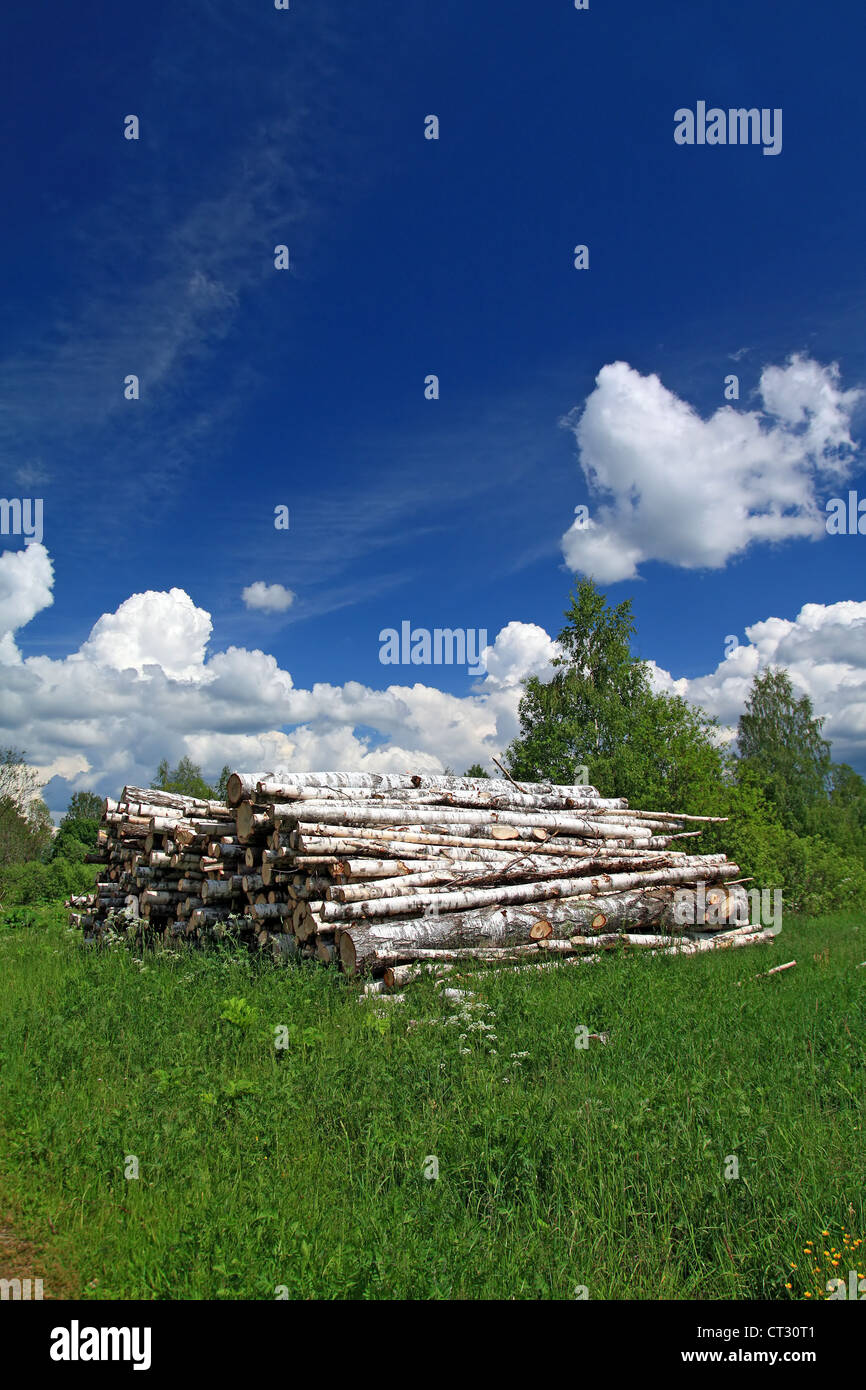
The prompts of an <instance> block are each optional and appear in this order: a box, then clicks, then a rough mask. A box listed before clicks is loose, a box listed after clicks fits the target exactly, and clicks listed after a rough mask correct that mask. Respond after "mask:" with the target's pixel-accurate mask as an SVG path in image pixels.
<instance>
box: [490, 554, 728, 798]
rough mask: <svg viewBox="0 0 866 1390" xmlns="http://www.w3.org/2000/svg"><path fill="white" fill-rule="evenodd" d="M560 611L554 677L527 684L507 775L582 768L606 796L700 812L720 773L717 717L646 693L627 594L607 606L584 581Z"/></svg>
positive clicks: (571, 774)
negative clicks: (633, 649) (562, 623)
mask: <svg viewBox="0 0 866 1390" xmlns="http://www.w3.org/2000/svg"><path fill="white" fill-rule="evenodd" d="M565 617H566V619H567V623H566V626H565V627H564V628H563V630H562V632H561V633H560V634H559V638H558V641H559V645H560V647H561V650H562V655H561V656H559V657H557V658H556V659H555V661H554V663H553V664H554V666H555V668H556V669H555V671H554V674H553V677H552V678H551V679H550V680H549V681H542V680H540V679H539V678H538V677H537V676H534V677H530V678H529V679H528V680H527V681H526V682H525V683H524V694H523V697H522V699H521V702H520V708H519V719H520V735H519V737H518V738H516V739H515V740H514V741H513V742H512V744H511V745H510V747H509V749H508V753H507V762H508V766H509V771H510V772H511V774H512V776H513V777H515V778H516V779H517V780H518V781H526V782H532V781H544V780H546V779H550V780H552V781H554V782H564V783H571V782H575V781H577V780H578V779H579V775H580V770H581V769H582V768H584V767H585V768H587V769H588V774H589V775H588V780H589V782H590V783H591V784H592V785H593V786H596V787H598V789H599V790H600V791H601V793H602V795H604V796H625V797H628V798H629V800H630V801H633V802H634V803H635V804H640V805H643V806H649V807H654V808H657V809H659V810H672V809H678V810H681V811H687V812H692V813H697V814H705V813H706V810H705V808H708V807H709V808H711V804H712V801H713V797H714V795H715V794H716V793H717V792H718V790H719V788H720V786H721V783H722V776H723V755H722V752H721V749H720V747H719V746H718V743H717V740H716V736H715V721H714V720H712V719H711V718H709V716H707V715H706V714H704V713H703V711H701V710H698V709H696V708H694V707H693V706H690V705H687V704H686V702H685V701H684V700H682V699H680V698H679V697H677V696H671V695H665V694H661V693H656V692H654V691H653V689H652V686H651V684H650V679H649V668H648V667H647V664H646V663H645V662H643V661H640V660H638V659H637V658H636V657H634V656H633V655H632V652H631V645H630V643H631V638H632V636H633V634H634V630H635V627H634V619H633V616H632V611H631V604H630V603H629V602H628V601H624V602H623V603H620V604H618V605H617V606H616V607H615V608H610V607H608V605H607V602H606V600H605V597H604V595H603V594H602V593H600V592H599V590H598V589H597V588H596V586H595V584H594V583H593V581H592V580H591V579H581V580H579V581H578V583H577V585H576V588H575V592H574V594H573V595H572V598H571V603H570V605H569V608H568V609H567V610H566V613H565Z"/></svg>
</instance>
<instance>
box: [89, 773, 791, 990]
mask: <svg viewBox="0 0 866 1390" xmlns="http://www.w3.org/2000/svg"><path fill="white" fill-rule="evenodd" d="M227 802H228V805H226V806H224V805H223V804H222V803H221V802H213V801H208V802H203V801H195V800H193V799H192V798H188V797H180V796H174V795H172V794H170V793H166V792H156V791H145V790H142V789H140V788H136V787H126V788H124V791H123V795H122V797H121V800H120V801H119V802H117V803H115V802H112V801H108V802H107V803H106V810H105V815H104V817H103V819H104V826H103V828H102V830H101V831H100V855H101V858H102V860H103V862H105V863H106V866H107V871H106V872H105V873H104V874H103V876H102V881H101V882H100V883H99V884H98V885H97V889H96V893H95V895H94V897H93V899H92V900H88V901H87V902H81V901H79V900H76V901H74V902H73V904H72V906H73V908H74V909H75V915H74V917H73V920H74V921H77V923H78V924H79V925H80V926H81V927H82V928H83V929H84V931H85V934H86V935H88V936H98V935H99V934H100V931H101V930H103V929H104V926H105V925H106V924H107V923H111V922H113V921H115V920H116V918H117V914H120V915H121V917H122V918H124V919H125V921H126V924H127V930H128V931H130V929H131V934H132V935H133V936H134V937H136V939H144V940H146V939H148V938H149V937H156V936H161V937H163V938H164V939H166V940H170V939H172V938H177V937H185V938H192V939H193V940H206V939H209V938H214V937H220V936H223V935H225V934H227V932H228V931H229V930H235V931H236V932H237V934H238V935H239V936H240V937H241V938H242V939H245V940H247V941H248V942H249V943H250V944H251V945H254V946H256V947H258V948H260V949H268V950H270V951H271V953H272V954H273V955H274V956H275V957H277V958H279V957H283V956H287V955H292V954H295V953H298V954H301V955H303V956H316V957H317V958H318V959H320V960H322V961H325V962H335V963H337V964H339V965H341V966H342V968H343V970H345V971H346V972H347V973H348V974H365V975H373V976H382V975H384V974H385V973H386V972H387V974H388V976H389V977H391V978H403V977H404V976H405V969H404V968H405V967H406V966H414V967H423V966H424V964H425V963H429V962H448V963H453V962H456V961H460V960H465V959H469V960H476V961H491V960H498V961H501V960H510V961H512V962H529V961H532V959H533V958H537V959H542V958H543V957H544V955H545V953H547V955H548V957H550V956H553V957H554V958H562V957H580V956H585V955H586V953H587V952H597V951H598V950H599V949H603V948H605V947H610V946H613V945H615V944H618V943H619V942H621V941H623V940H626V941H627V942H628V943H629V944H630V945H632V946H634V947H644V948H647V949H650V950H658V951H677V952H684V953H686V954H693V953H696V952H698V951H702V950H707V949H713V948H718V947H721V946H735V945H736V946H739V945H748V944H752V943H753V942H758V941H767V940H769V939H770V938H771V937H772V935H773V933H772V932H769V931H761V929H760V927H756V926H752V925H751V924H750V923H749V919H748V898H747V895H746V893H745V892H744V890H743V889H742V887H740V886H739V885H738V884H736V883H735V882H734V880H735V879H736V878H737V875H738V874H739V869H738V867H737V865H736V864H732V863H730V862H729V861H728V860H727V859H726V858H725V856H724V855H723V854H710V855H707V854H703V855H702V854H698V853H695V852H692V847H691V846H690V845H686V843H685V842H686V841H687V840H691V839H693V838H694V837H695V836H698V835H700V833H701V824H702V823H705V822H707V821H708V820H711V819H713V818H711V817H697V816H685V815H679V814H677V815H674V814H669V813H667V812H664V813H661V812H653V811H638V810H632V809H630V808H629V806H628V805H627V803H626V802H625V801H624V800H621V799H615V798H614V799H611V798H603V797H600V796H599V794H598V792H597V791H596V790H595V788H593V787H586V786H557V785H550V784H543V783H520V784H517V783H512V782H509V781H505V780H504V779H502V780H500V779H495V780H494V779H488V778H471V777H449V776H421V775H411V774H405V775H403V774H376V773H338V772H324V773H312V772H290V771H275V772H265V773H262V772H253V773H243V772H235V773H233V774H232V776H231V777H230V778H229V782H228V794H227ZM133 924H134V925H133Z"/></svg>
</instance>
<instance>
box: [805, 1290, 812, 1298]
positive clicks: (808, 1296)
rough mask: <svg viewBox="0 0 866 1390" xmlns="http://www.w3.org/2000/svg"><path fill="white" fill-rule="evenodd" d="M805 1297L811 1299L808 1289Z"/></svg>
mask: <svg viewBox="0 0 866 1390" xmlns="http://www.w3.org/2000/svg"><path fill="white" fill-rule="evenodd" d="M806 1297H807V1298H811V1297H812V1295H811V1294H810V1292H809V1290H808V1289H807V1290H806Z"/></svg>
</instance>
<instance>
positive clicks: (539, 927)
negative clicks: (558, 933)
mask: <svg viewBox="0 0 866 1390" xmlns="http://www.w3.org/2000/svg"><path fill="white" fill-rule="evenodd" d="M552 933H553V927H552V926H551V925H550V923H549V922H548V921H546V920H545V919H544V918H543V917H541V918H539V920H538V921H537V922H535V923H533V925H532V926H531V927H530V928H529V935H530V936H531V938H532V940H533V941H546V940H547V938H548V937H549V936H551V935H552Z"/></svg>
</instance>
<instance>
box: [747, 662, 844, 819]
mask: <svg viewBox="0 0 866 1390" xmlns="http://www.w3.org/2000/svg"><path fill="white" fill-rule="evenodd" d="M823 723H824V721H823V719H817V718H816V717H815V714H814V711H813V709H812V702H811V700H810V699H809V697H808V695H801V696H800V697H799V698H798V697H797V696H796V695H795V693H794V687H793V685H792V684H791V678H790V676H789V675H788V673H787V671H784V670H777V669H774V668H769V669H767V670H766V671H763V672H761V673H760V674H759V675H758V676H756V677H755V680H754V682H753V684H752V689H751V690H750V692H749V696H748V699H747V700H746V707H745V709H744V711H743V713H742V714H741V715H740V721H739V724H738V726H737V745H738V749H739V763H738V767H737V777H738V780H739V781H741V782H746V781H749V782H752V783H753V784H754V785H755V786H757V787H759V788H760V789H761V791H762V792H763V794H764V796H765V798H766V799H767V801H768V802H769V803H770V804H771V805H772V806H773V807H774V808H775V811H776V814H777V816H778V819H779V821H780V822H781V824H782V825H783V826H785V828H786V829H788V830H794V831H796V832H798V833H800V834H808V833H810V832H811V831H814V830H815V829H816V828H817V826H818V824H819V822H820V818H821V815H822V813H823V812H824V811H825V809H826V807H827V801H828V793H829V790H830V773H831V767H832V763H831V759H830V745H829V743H828V742H827V740H826V739H825V738H823V737H822V734H821V729H822V726H823ZM854 775H855V776H856V774H854Z"/></svg>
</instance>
